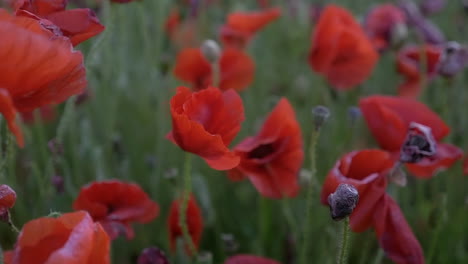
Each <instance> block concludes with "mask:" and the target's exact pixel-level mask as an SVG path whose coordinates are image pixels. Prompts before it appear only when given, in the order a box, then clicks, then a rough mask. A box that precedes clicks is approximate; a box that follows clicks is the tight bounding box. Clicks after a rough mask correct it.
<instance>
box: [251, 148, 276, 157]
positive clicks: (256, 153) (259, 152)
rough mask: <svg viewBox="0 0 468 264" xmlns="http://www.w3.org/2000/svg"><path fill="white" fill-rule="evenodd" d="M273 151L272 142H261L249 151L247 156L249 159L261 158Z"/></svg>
mask: <svg viewBox="0 0 468 264" xmlns="http://www.w3.org/2000/svg"><path fill="white" fill-rule="evenodd" d="M274 151H275V148H274V147H273V144H263V145H260V146H258V147H256V148H255V149H254V150H252V151H250V152H249V154H248V155H247V157H248V158H249V159H263V158H265V157H266V156H268V155H270V154H272V153H273V152H274Z"/></svg>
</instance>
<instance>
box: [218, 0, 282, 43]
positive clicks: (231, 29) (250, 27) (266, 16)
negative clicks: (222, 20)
mask: <svg viewBox="0 0 468 264" xmlns="http://www.w3.org/2000/svg"><path fill="white" fill-rule="evenodd" d="M280 16H281V9H280V8H278V7H275V8H269V9H263V10H261V11H251V12H233V13H231V14H229V16H228V18H227V22H226V24H225V25H223V27H222V28H221V42H222V43H223V44H224V45H225V46H226V47H232V48H238V49H243V48H245V46H246V45H247V43H248V42H249V40H250V39H251V38H252V37H253V36H254V35H255V33H257V32H258V31H260V30H262V29H263V28H264V27H265V26H267V25H268V24H269V23H271V22H273V21H274V20H276V19H278V17H280Z"/></svg>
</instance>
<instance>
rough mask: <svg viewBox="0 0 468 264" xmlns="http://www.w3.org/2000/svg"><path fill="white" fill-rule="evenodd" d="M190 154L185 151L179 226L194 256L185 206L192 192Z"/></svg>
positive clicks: (195, 253)
mask: <svg viewBox="0 0 468 264" xmlns="http://www.w3.org/2000/svg"><path fill="white" fill-rule="evenodd" d="M191 170H192V155H191V154H190V153H188V152H186V153H185V163H184V175H183V177H184V178H183V187H182V201H181V203H180V207H179V226H180V229H181V230H182V236H183V239H184V241H185V243H186V245H187V247H188V250H189V252H190V254H192V256H194V257H196V255H197V249H196V248H195V245H194V244H193V240H192V237H191V236H190V234H189V230H188V226H187V207H188V202H189V199H190V193H191V192H192V173H191Z"/></svg>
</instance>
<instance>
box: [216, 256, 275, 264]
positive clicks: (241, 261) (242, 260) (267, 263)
mask: <svg viewBox="0 0 468 264" xmlns="http://www.w3.org/2000/svg"><path fill="white" fill-rule="evenodd" d="M224 264H280V263H279V262H278V261H276V260H272V259H267V258H263V257H258V256H253V255H235V256H232V257H229V258H228V259H226V260H225V261H224Z"/></svg>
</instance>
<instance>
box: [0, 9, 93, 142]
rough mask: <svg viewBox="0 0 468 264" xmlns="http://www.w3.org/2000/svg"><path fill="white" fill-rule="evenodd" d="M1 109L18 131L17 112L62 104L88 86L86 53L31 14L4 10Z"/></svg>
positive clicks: (0, 45)
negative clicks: (85, 65)
mask: <svg viewBox="0 0 468 264" xmlns="http://www.w3.org/2000/svg"><path fill="white" fill-rule="evenodd" d="M0 35H2V36H4V38H3V40H2V41H0V69H1V71H2V77H1V78H0V112H1V113H2V114H3V116H4V117H5V119H6V120H7V122H8V127H9V129H10V130H11V131H12V132H13V133H14V134H15V136H16V140H17V142H18V145H20V146H23V144H24V141H23V136H22V134H21V130H20V129H19V127H18V125H17V124H16V123H15V117H16V113H17V112H18V111H19V112H25V111H32V110H34V109H36V108H39V107H42V106H45V105H50V104H58V103H61V102H62V101H64V100H66V99H67V98H68V97H70V96H72V95H74V94H79V93H81V92H82V91H83V89H84V88H85V87H86V84H87V82H86V77H85V68H84V66H83V56H82V54H81V53H80V52H77V51H74V50H73V49H72V48H71V45H70V42H69V41H68V39H66V38H63V37H56V36H55V35H54V34H53V33H51V32H50V31H48V30H46V29H44V28H43V27H42V25H41V24H40V23H39V22H38V21H36V20H34V19H31V18H28V17H12V16H10V15H9V14H8V13H7V12H6V11H4V10H2V9H0Z"/></svg>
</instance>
